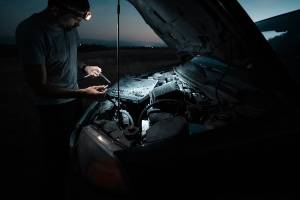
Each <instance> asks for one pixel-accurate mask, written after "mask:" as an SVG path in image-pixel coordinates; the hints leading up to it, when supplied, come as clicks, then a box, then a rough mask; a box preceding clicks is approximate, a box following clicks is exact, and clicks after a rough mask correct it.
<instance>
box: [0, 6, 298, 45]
mask: <svg viewBox="0 0 300 200" xmlns="http://www.w3.org/2000/svg"><path fill="white" fill-rule="evenodd" d="M116 2H117V0H90V4H91V8H92V13H93V18H92V20H91V21H89V22H83V23H82V24H81V26H80V28H79V31H80V35H81V38H86V39H96V40H107V41H114V40H115V39H116V21H117V17H116ZM239 2H240V3H241V4H242V5H243V6H244V7H246V9H247V10H248V12H249V15H250V16H251V18H252V19H253V20H254V21H258V20H261V19H265V18H268V17H271V16H274V15H278V14H282V13H285V12H287V11H292V10H297V9H300V0H239ZM46 5H47V0H0V9H1V12H0V26H1V32H0V37H6V36H9V37H13V35H14V32H15V29H16V26H17V24H18V23H19V22H20V21H22V20H23V19H24V18H26V17H28V16H30V15H31V14H32V13H34V12H39V11H41V10H42V9H44V8H45V7H46ZM120 30H121V32H120V34H121V38H120V39H121V40H123V41H128V42H132V43H133V44H142V45H145V46H147V45H162V44H163V42H162V41H161V40H160V39H159V37H158V36H157V35H156V34H155V33H154V32H153V31H152V30H151V28H150V27H149V26H148V25H147V24H146V23H145V22H144V20H143V19H142V17H141V16H140V15H139V13H138V12H137V11H136V10H135V8H134V7H133V6H132V5H131V4H130V3H128V2H127V1H126V0H121V26H120Z"/></svg>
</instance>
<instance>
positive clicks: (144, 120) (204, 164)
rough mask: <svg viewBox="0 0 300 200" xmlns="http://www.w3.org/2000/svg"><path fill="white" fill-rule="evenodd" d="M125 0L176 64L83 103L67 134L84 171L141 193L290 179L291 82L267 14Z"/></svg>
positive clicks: (261, 186) (261, 185)
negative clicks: (269, 35) (269, 36)
mask: <svg viewBox="0 0 300 200" xmlns="http://www.w3.org/2000/svg"><path fill="white" fill-rule="evenodd" d="M129 2H130V3H131V4H132V5H133V6H134V7H135V8H136V9H137V10H138V11H139V13H140V14H141V15H142V17H143V18H144V20H145V21H146V23H147V24H149V26H150V27H151V28H152V29H153V30H154V31H155V32H156V33H157V35H158V36H159V37H160V38H161V39H162V40H163V41H164V42H165V43H166V44H167V45H168V47H171V48H174V49H176V50H177V53H178V56H179V58H180V63H179V64H178V65H174V66H169V67H166V68H165V69H163V70H161V71H150V72H149V73H145V74H141V75H128V76H125V77H122V78H121V79H120V80H119V81H118V83H119V85H118V84H117V83H115V84H114V85H112V86H110V87H109V89H108V92H107V95H106V99H105V100H101V101H97V102H94V103H93V104H91V105H90V106H89V108H88V109H87V110H86V112H85V114H84V115H83V117H82V118H81V120H80V121H79V122H78V124H77V128H76V129H75V130H74V132H73V134H72V137H71V140H70V146H71V150H72V152H73V155H74V156H75V157H76V159H77V161H78V165H79V168H80V172H81V174H82V176H83V177H85V178H86V179H87V180H89V181H90V182H91V183H92V184H93V185H94V186H96V187H97V188H99V189H100V188H101V189H105V190H109V191H113V192H116V193H131V192H133V193H134V194H140V195H146V197H147V196H148V195H150V194H160V193H161V192H164V193H166V194H179V193H183V194H191V193H194V194H197V195H201V194H203V193H209V192H221V191H222V190H230V191H247V192H249V191H250V192H253V190H254V189H253V188H256V191H260V190H262V191H264V190H266V189H272V190H276V189H278V188H280V189H283V188H285V186H286V187H288V188H290V186H291V185H290V184H289V183H290V182H289V179H288V178H291V177H294V172H295V170H296V169H297V167H296V166H297V165H296V161H295V159H294V158H295V157H294V156H295V155H296V154H295V151H294V150H295V148H296V146H297V140H296V135H297V132H298V129H297V126H296V124H297V122H296V121H297V120H296V118H294V117H293V116H294V115H293V114H292V113H293V112H295V113H296V112H297V110H296V109H295V108H296V107H295V105H297V100H296V96H297V95H295V91H296V89H297V87H296V85H297V84H296V83H295V82H294V80H293V79H292V78H291V76H290V74H289V71H288V69H287V67H286V66H285V65H284V64H283V62H282V60H281V59H280V58H279V57H278V55H277V54H276V53H275V51H274V50H273V49H272V47H271V45H270V44H269V43H268V42H267V40H266V39H265V38H264V36H263V34H262V33H261V30H259V28H258V27H261V28H262V30H264V29H265V28H264V27H265V24H266V23H267V21H264V22H259V23H258V27H257V26H256V24H255V23H254V22H253V21H252V20H251V19H250V17H249V16H248V15H247V13H246V12H245V11H244V10H243V8H242V7H241V5H240V4H239V3H238V2H237V1H227V0H202V1H195V0H185V1H179V0H172V1H171V0H160V1H155V0H153V1H149V0H147V1H146V0H129ZM297 13H298V15H297V19H299V11H297ZM271 20H272V19H271ZM298 52H299V51H298ZM294 122H295V123H294ZM283 163H284V165H285V167H283V168H281V165H280V164H283Z"/></svg>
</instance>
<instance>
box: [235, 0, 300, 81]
mask: <svg viewBox="0 0 300 200" xmlns="http://www.w3.org/2000/svg"><path fill="white" fill-rule="evenodd" d="M238 1H239V3H240V4H241V6H242V7H243V8H244V9H245V11H246V12H247V13H248V15H249V16H250V18H251V19H252V20H253V21H254V22H255V24H256V25H257V27H258V28H259V30H260V31H261V33H262V34H263V35H264V37H265V38H266V40H267V41H268V42H269V44H270V45H271V47H272V48H273V50H274V51H275V52H276V54H277V55H278V57H279V58H280V59H281V60H282V62H283V63H284V64H285V65H286V66H287V68H288V71H289V74H290V76H291V78H292V79H293V80H294V81H295V82H297V83H298V84H299V83H300V80H299V75H300V69H299V68H298V65H299V63H300V27H299V23H298V22H299V20H300V1H295V0H284V1H282V0H252V1H249V0H238Z"/></svg>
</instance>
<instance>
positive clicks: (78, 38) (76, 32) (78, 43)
mask: <svg viewBox="0 0 300 200" xmlns="http://www.w3.org/2000/svg"><path fill="white" fill-rule="evenodd" d="M75 34H76V41H77V47H80V45H81V42H80V36H79V33H78V29H77V28H76V29H75Z"/></svg>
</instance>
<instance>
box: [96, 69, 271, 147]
mask: <svg viewBox="0 0 300 200" xmlns="http://www.w3.org/2000/svg"><path fill="white" fill-rule="evenodd" d="M180 67H182V66H180ZM185 67H189V69H190V66H185ZM179 71H180V70H178V66H177V67H174V68H172V69H169V70H166V71H160V72H155V73H150V74H147V75H141V76H126V77H124V78H122V79H121V80H120V105H119V107H120V111H118V100H117V85H116V84H115V85H113V86H112V87H110V88H109V90H108V92H107V96H106V97H107V99H106V100H105V101H102V102H99V106H98V110H97V111H96V112H95V114H94V115H93V117H92V119H91V125H92V126H93V127H94V128H95V129H97V130H100V131H101V132H102V133H104V134H106V135H107V136H109V137H110V138H111V139H112V140H113V141H115V142H116V143H117V144H119V145H120V146H122V147H123V148H126V147H130V146H134V145H142V144H145V143H152V142H157V141H162V140H167V139H171V138H174V137H187V136H189V135H194V134H201V133H203V132H205V131H209V130H213V129H216V128H218V127H222V126H225V125H227V124H230V123H233V122H235V121H236V120H237V119H241V118H255V117H258V116H260V115H261V114H262V113H263V112H264V111H265V103H264V102H266V100H263V99H264V98H261V96H259V95H257V94H258V93H255V92H253V91H250V90H249V89H245V88H244V89H236V88H235V89H233V90H232V91H231V92H229V90H228V88H229V87H227V86H226V83H225V82H226V81H224V84H223V83H222V84H223V85H222V86H218V84H219V79H220V78H217V79H215V82H214V84H211V85H209V84H208V82H209V81H206V83H204V82H203V83H201V85H202V86H203V87H196V86H195V84H192V83H191V82H190V81H188V80H187V79H185V78H184V76H182V75H181V73H178V72H179ZM207 74H209V73H207ZM198 82H199V81H198ZM224 88H227V90H225V89H224ZM237 88H238V87H237ZM233 93H235V94H234V95H233ZM253 97H255V99H257V98H259V101H256V100H253ZM256 97H257V98H256Z"/></svg>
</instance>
